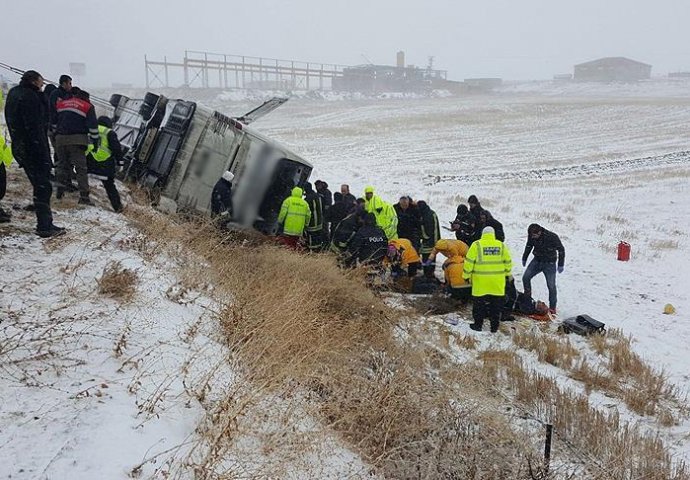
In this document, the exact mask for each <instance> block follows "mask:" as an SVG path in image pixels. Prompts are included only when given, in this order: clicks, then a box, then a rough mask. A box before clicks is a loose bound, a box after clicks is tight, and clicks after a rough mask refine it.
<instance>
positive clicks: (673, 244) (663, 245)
mask: <svg viewBox="0 0 690 480" xmlns="http://www.w3.org/2000/svg"><path fill="white" fill-rule="evenodd" d="M678 245H680V244H679V243H678V240H652V241H651V242H649V248H650V249H652V250H654V251H656V252H661V251H664V250H678Z"/></svg>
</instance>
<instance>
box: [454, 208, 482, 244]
mask: <svg viewBox="0 0 690 480" xmlns="http://www.w3.org/2000/svg"><path fill="white" fill-rule="evenodd" d="M456 213H457V214H456V215H455V220H453V221H452V222H451V223H450V229H451V231H453V232H455V238H456V239H458V240H461V241H463V242H465V243H466V244H467V245H472V242H473V241H474V238H473V237H474V232H475V231H476V220H475V218H474V215H472V214H471V213H470V210H469V209H468V208H467V205H464V204H460V205H458V208H457V210H456Z"/></svg>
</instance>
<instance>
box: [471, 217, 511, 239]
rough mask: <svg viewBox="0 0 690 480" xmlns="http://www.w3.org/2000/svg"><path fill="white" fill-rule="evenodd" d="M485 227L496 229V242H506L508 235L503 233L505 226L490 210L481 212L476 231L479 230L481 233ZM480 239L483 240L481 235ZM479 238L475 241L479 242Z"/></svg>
mask: <svg viewBox="0 0 690 480" xmlns="http://www.w3.org/2000/svg"><path fill="white" fill-rule="evenodd" d="M485 227H491V228H493V229H494V232H495V233H496V240H500V241H501V242H504V241H505V239H506V234H505V232H504V231H503V224H502V223H501V222H499V221H498V220H496V219H495V218H494V217H493V216H492V215H491V214H490V213H489V211H488V210H481V211H480V212H479V221H478V222H477V224H476V229H475V231H477V230H478V231H479V232H480V233H481V232H482V231H483V230H484V228H485ZM479 238H481V235H480V236H479ZM479 238H475V240H479ZM470 245H471V244H470Z"/></svg>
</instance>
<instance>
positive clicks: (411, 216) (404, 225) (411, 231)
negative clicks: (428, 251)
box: [393, 196, 421, 250]
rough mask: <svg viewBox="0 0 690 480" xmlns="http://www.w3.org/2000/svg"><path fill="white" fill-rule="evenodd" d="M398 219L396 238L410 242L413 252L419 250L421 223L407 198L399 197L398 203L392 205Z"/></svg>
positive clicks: (409, 199) (412, 204)
mask: <svg viewBox="0 0 690 480" xmlns="http://www.w3.org/2000/svg"><path fill="white" fill-rule="evenodd" d="M393 208H394V209H395V214H396V215H397V217H398V237H400V238H407V239H408V240H409V241H410V242H412V246H413V247H414V248H415V250H419V249H420V247H421V245H420V240H421V232H420V230H421V223H420V219H419V212H418V211H417V206H416V205H415V204H414V203H413V202H412V199H411V198H410V197H408V196H402V197H400V200H398V203H396V204H395V205H393Z"/></svg>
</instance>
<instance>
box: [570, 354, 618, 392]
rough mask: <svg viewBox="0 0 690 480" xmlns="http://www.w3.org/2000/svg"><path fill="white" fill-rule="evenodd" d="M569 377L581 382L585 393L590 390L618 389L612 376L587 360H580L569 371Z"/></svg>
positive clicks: (611, 390) (609, 390)
mask: <svg viewBox="0 0 690 480" xmlns="http://www.w3.org/2000/svg"><path fill="white" fill-rule="evenodd" d="M570 377H571V378H572V379H573V380H577V381H578V382H581V383H582V384H583V386H584V387H585V392H586V393H587V394H589V393H591V392H592V390H601V391H604V392H615V391H617V390H618V385H617V383H616V380H615V379H614V378H613V377H611V376H610V375H609V374H608V373H607V372H604V371H602V370H601V369H599V368H598V367H595V366H593V365H590V363H589V362H587V360H582V361H580V362H579V363H578V364H577V365H576V366H575V367H574V368H573V369H572V370H571V371H570Z"/></svg>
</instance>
